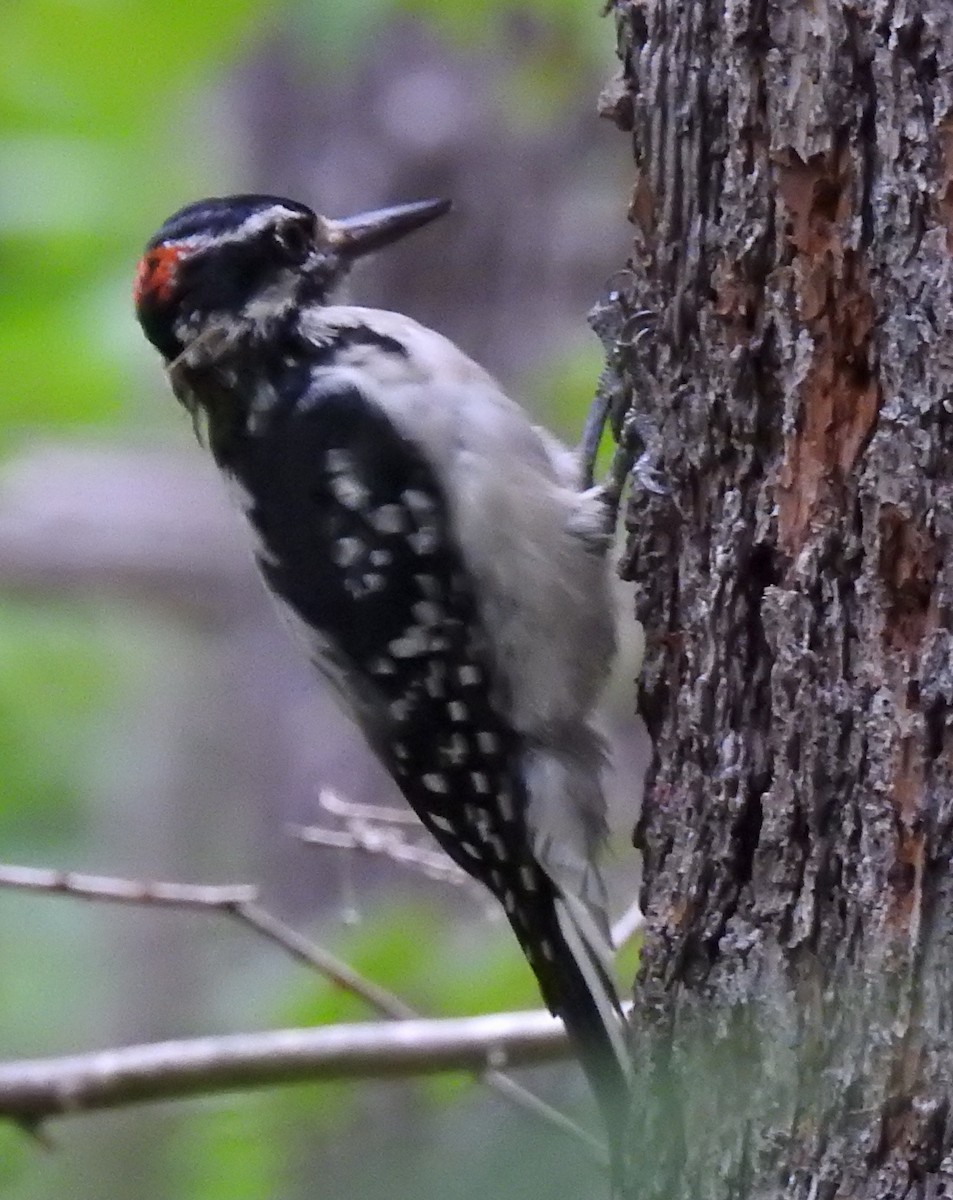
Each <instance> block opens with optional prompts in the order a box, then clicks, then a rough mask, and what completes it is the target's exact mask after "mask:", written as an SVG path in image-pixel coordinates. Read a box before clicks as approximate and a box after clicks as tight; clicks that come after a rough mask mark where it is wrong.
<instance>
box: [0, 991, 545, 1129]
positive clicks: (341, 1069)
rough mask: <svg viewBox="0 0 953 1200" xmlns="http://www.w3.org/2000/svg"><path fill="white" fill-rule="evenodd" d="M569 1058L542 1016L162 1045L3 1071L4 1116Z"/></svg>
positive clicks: (0, 1113) (28, 1119)
mask: <svg viewBox="0 0 953 1200" xmlns="http://www.w3.org/2000/svg"><path fill="white" fill-rule="evenodd" d="M567 1052H568V1042H567V1039H566V1035H565V1032H564V1030H563V1028H562V1025H561V1023H560V1022H558V1021H557V1020H555V1018H553V1017H550V1016H549V1014H548V1013H544V1012H525V1013H497V1014H494V1015H492V1016H481V1017H464V1018H455V1019H452V1020H446V1019H445V1020H416V1021H398V1022H394V1021H386V1022H374V1023H367V1024H362V1025H331V1026H325V1027H323V1028H319V1029H284V1030H275V1031H271V1032H267V1033H253V1034H237V1035H232V1036H227V1037H206V1038H192V1039H187V1040H180V1041H169V1042H156V1043H153V1044H150V1045H140V1046H124V1047H121V1048H118V1049H113V1050H103V1051H97V1052H93V1053H90V1054H76V1055H70V1056H67V1057H62V1058H45V1059H33V1060H27V1061H22V1062H12V1063H3V1064H0V1117H5V1118H8V1119H10V1120H15V1121H17V1122H20V1123H23V1124H27V1125H34V1126H35V1123H36V1122H38V1121H41V1120H43V1119H44V1118H45V1117H51V1116H56V1115H67V1114H72V1113H80V1112H90V1111H92V1110H95V1109H103V1108H117V1107H120V1106H124V1105H129V1104H136V1103H141V1102H144V1101H154V1100H171V1099H181V1098H183V1097H186V1096H197V1095H206V1094H208V1093H210V1092H220V1091H224V1090H228V1089H249V1088H259V1087H269V1086H273V1085H275V1084H287V1083H302V1082H315V1081H319V1080H330V1079H379V1078H396V1077H404V1076H409V1075H421V1074H428V1073H433V1072H440V1071H467V1072H473V1073H477V1074H479V1073H480V1072H481V1071H482V1070H484V1069H485V1067H486V1063H487V1060H488V1059H489V1060H492V1059H494V1058H495V1057H496V1056H497V1055H499V1054H501V1053H502V1054H504V1055H505V1057H506V1060H507V1062H512V1063H514V1064H529V1063H541V1062H551V1061H554V1060H557V1059H561V1058H565V1057H566V1055H567Z"/></svg>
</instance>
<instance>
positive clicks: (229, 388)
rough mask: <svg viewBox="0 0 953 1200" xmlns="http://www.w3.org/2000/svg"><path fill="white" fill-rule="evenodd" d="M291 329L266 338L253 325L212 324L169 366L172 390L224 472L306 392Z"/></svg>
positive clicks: (286, 326) (288, 325)
mask: <svg viewBox="0 0 953 1200" xmlns="http://www.w3.org/2000/svg"><path fill="white" fill-rule="evenodd" d="M303 349H304V348H303V343H302V341H301V338H300V335H299V334H298V332H297V328H296V325H295V323H294V322H293V321H292V320H290V319H289V320H287V321H286V322H284V323H283V324H282V326H280V327H279V326H277V325H273V326H272V327H271V329H270V330H269V332H268V333H267V335H266V334H264V333H263V332H261V331H260V330H259V328H258V327H257V326H255V325H248V326H246V327H244V328H241V329H239V327H238V326H236V324H235V323H234V322H222V323H218V324H216V323H215V322H213V321H210V322H209V323H208V324H207V325H206V326H205V328H204V329H203V330H201V331H200V332H199V333H198V334H196V335H195V337H193V339H192V340H191V341H190V343H189V344H188V345H187V346H186V348H185V349H184V350H183V352H182V353H181V354H180V355H179V356H178V358H176V359H174V360H173V361H172V362H170V363H169V364H168V367H167V369H168V372H169V378H170V380H171V383H172V387H173V390H174V391H175V394H176V396H177V397H178V399H179V400H180V401H181V402H182V404H183V405H184V406H185V408H187V409H188V410H189V412H190V413H191V414H192V416H193V419H194V420H195V422H196V426H197V428H198V427H200V426H204V427H205V430H206V432H207V438H208V444H209V448H210V449H211V450H212V453H213V454H214V456H215V459H216V461H217V462H218V463H219V465H220V466H227V465H228V464H229V462H230V461H231V460H232V459H233V457H234V456H235V454H236V453H237V452H238V448H239V446H240V444H241V442H242V441H243V439H245V438H247V437H253V436H257V435H262V434H263V433H265V432H266V431H267V428H268V426H269V425H270V424H271V423H272V422H273V421H274V420H275V419H276V418H278V417H279V416H280V414H281V412H282V411H284V410H286V409H288V408H289V407H290V406H291V405H293V402H294V400H295V399H296V398H297V397H299V396H300V395H301V394H302V391H303V390H304V388H305V387H306V386H307V384H306V378H305V377H306V376H307V373H308V365H307V362H306V356H305V354H304V352H303Z"/></svg>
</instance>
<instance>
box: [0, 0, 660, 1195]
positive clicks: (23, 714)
mask: <svg viewBox="0 0 953 1200" xmlns="http://www.w3.org/2000/svg"><path fill="white" fill-rule="evenodd" d="M0 29H2V37H0V63H2V69H0V279H2V287H0V610H2V611H0V861H5V862H18V863H25V864H31V865H37V866H49V867H59V868H68V869H74V870H87V871H95V872H100V873H111V874H116V875H122V876H137V877H141V878H151V879H156V878H170V879H177V880H193V881H208V882H226V881H228V882H253V883H259V884H260V885H261V887H262V890H263V900H264V902H265V903H266V904H267V905H268V907H270V908H271V909H272V910H274V911H276V912H279V913H281V914H282V915H283V916H284V917H285V918H287V919H288V920H291V921H293V922H294V923H295V924H296V925H297V926H298V927H299V928H301V929H303V930H306V931H307V932H308V933H309V934H311V935H312V936H314V937H315V938H316V939H317V940H319V941H321V942H322V943H323V944H325V945H328V946H329V947H330V948H332V949H334V950H335V951H336V952H337V953H339V954H340V955H341V956H343V957H345V958H346V959H347V960H348V961H349V962H351V963H352V964H353V965H354V966H356V967H357V968H358V969H359V970H361V971H363V972H365V973H366V974H367V975H368V976H370V977H371V978H373V979H375V980H377V981H378V982H380V983H382V984H384V985H386V986H387V987H389V988H392V989H393V990H395V991H396V992H398V993H399V994H400V995H401V996H402V997H403V998H404V999H405V1000H406V1001H408V1002H409V1003H411V1004H413V1005H414V1006H416V1007H418V1008H419V1009H420V1011H421V1012H423V1013H426V1014H431V1015H451V1014H457V1013H461V1014H462V1013H476V1012H482V1011H488V1010H493V1009H506V1008H513V1007H520V1006H525V1007H536V1006H537V1005H538V996H537V993H536V990H535V987H534V984H533V981H532V979H531V977H530V974H529V971H528V969H527V968H526V967H525V966H524V965H523V962H522V958H521V956H520V954H519V952H518V950H517V949H516V945H515V942H514V941H513V939H512V938H511V935H510V934H509V933H508V931H507V928H506V927H505V925H504V924H503V923H502V922H501V921H500V920H499V919H498V918H497V917H496V916H495V915H494V914H491V913H490V912H489V909H488V906H487V905H486V904H484V903H482V902H481V901H480V900H479V899H475V898H474V895H473V894H472V893H471V892H469V891H468V890H466V889H461V888H457V887H453V886H452V885H448V884H445V883H440V882H435V881H433V880H428V879H425V878H423V877H421V876H420V875H418V874H415V873H413V872H408V871H407V870H401V869H400V868H398V867H396V866H395V865H394V864H393V863H390V862H387V861H381V860H378V859H374V860H369V859H367V858H366V857H362V856H359V855H356V854H353V853H351V854H347V853H345V852H341V851H333V850H328V849H316V848H309V847H304V846H302V845H300V844H299V843H298V842H296V841H295V840H294V839H293V838H292V837H290V836H289V835H288V831H287V825H288V823H289V822H304V823H312V822H320V823H324V824H327V823H329V821H328V818H327V815H326V814H324V813H322V811H321V809H320V806H319V804H318V799H317V798H318V795H319V791H320V789H321V788H322V787H333V788H334V789H336V790H337V791H338V792H340V793H341V794H343V795H345V796H347V797H348V798H349V799H351V800H354V801H360V802H364V803H381V804H384V803H396V798H395V795H394V793H393V790H392V788H391V785H390V784H389V783H388V781H387V780H386V778H385V777H384V776H383V774H382V772H381V771H380V770H379V768H377V767H376V766H375V764H374V763H373V762H372V761H370V760H369V758H368V756H367V754H366V752H365V751H364V750H363V748H362V745H361V743H360V740H359V739H357V738H356V737H355V735H354V733H353V731H352V730H351V729H350V728H349V727H348V726H347V724H346V723H345V722H344V721H343V720H342V719H341V718H340V717H339V716H338V715H337V713H336V710H335V709H334V708H333V706H332V705H331V704H330V703H329V701H328V699H327V697H326V696H324V694H323V693H322V692H321V691H320V689H319V687H318V686H317V685H316V683H315V681H314V680H313V678H312V677H311V675H310V673H309V672H308V671H307V669H306V668H305V667H304V666H303V665H302V663H301V662H300V661H299V659H298V658H297V656H296V653H295V651H294V649H293V647H292V646H291V645H290V644H289V643H288V642H286V637H285V633H284V631H283V630H282V629H281V628H280V627H279V626H278V623H277V621H276V620H275V617H274V615H273V614H272V611H271V608H270V605H269V603H268V601H267V599H266V598H265V596H264V593H263V591H262V589H261V586H260V584H259V583H258V581H257V579H256V577H255V575H254V572H253V570H252V568H251V566H250V561H249V558H248V555H247V550H246V547H245V544H244V542H243V540H242V530H241V528H240V526H239V523H238V521H237V520H235V519H234V517H233V514H232V513H231V512H230V511H229V509H228V506H227V503H226V502H225V500H224V497H223V495H222V492H221V490H220V487H219V484H218V480H217V479H216V478H215V476H214V473H213V471H212V468H211V466H210V464H209V462H208V461H207V459H206V457H205V455H204V454H203V453H202V452H201V451H200V449H199V448H198V447H197V446H196V445H195V442H194V439H193V436H192V430H191V427H190V422H189V420H188V419H187V417H186V415H185V414H184V413H183V412H182V411H181V410H180V409H179V408H178V406H177V405H176V404H175V402H174V400H173V398H172V396H171V393H170V392H169V390H168V386H167V384H166V382H165V380H164V378H163V375H162V372H161V370H160V368H159V365H158V360H157V358H156V356H155V355H154V354H153V353H152V352H151V350H150V348H149V347H148V346H147V345H146V343H145V341H144V339H143V338H142V336H141V334H140V333H139V330H138V328H137V327H136V325H135V322H134V319H133V316H132V311H131V306H130V301H129V294H130V286H131V279H132V275H133V272H134V269H135V264H136V261H137V258H138V255H139V252H140V250H141V247H142V245H143V243H144V242H145V240H146V238H147V237H148V236H149V235H150V234H151V233H152V232H153V230H154V229H155V228H156V227H157V226H158V225H159V223H160V222H161V221H162V220H163V219H164V218H165V217H166V216H167V215H168V214H169V213H170V212H171V211H172V210H174V209H175V208H177V207H178V206H180V205H181V204H183V203H185V202H187V201H189V200H192V199H195V198H197V197H199V196H201V195H204V194H211V193H222V192H229V191H268V192H276V193H279V194H287V195H290V196H293V197H295V198H298V199H300V200H303V201H306V202H307V203H309V204H312V205H314V206H315V207H316V208H318V209H319V210H321V211H323V212H326V213H328V214H329V215H334V216H342V215H347V214H349V213H352V212H355V211H358V210H361V209H365V208H371V207H375V206H379V205H383V204H387V203H393V202H398V201H403V200H414V199H420V198H425V197H429V196H443V195H446V196H450V197H452V198H453V199H454V200H455V202H456V207H455V211H454V213H453V214H452V216H451V217H449V218H447V219H445V220H444V221H441V222H439V223H438V224H437V225H435V226H433V227H432V228H430V229H428V230H426V231H425V232H423V233H421V234H419V235H417V236H416V237H414V238H413V239H411V240H410V241H408V242H407V243H405V244H404V245H402V246H401V247H399V248H397V249H395V250H394V251H393V252H391V253H389V254H388V255H386V256H385V257H382V258H381V259H379V260H378V261H376V262H373V263H371V264H369V265H368V266H367V267H366V268H365V269H364V271H363V273H362V274H361V275H360V276H359V277H357V278H355V280H354V282H353V285H352V293H353V295H354V296H355V297H356V298H359V299H360V301H361V302H362V303H369V304H374V305H380V306H383V307H392V308H399V309H401V310H403V311H405V312H407V313H409V314H411V315H413V316H415V317H417V318H418V319H420V320H422V321H424V322H425V323H427V324H431V325H433V326H435V327H437V328H439V329H440V330H441V331H442V332H443V333H445V334H447V335H449V336H450V337H451V338H453V339H454V340H455V341H457V342H458V343H459V344H460V345H461V346H462V347H463V349H464V350H466V351H467V352H468V353H470V354H471V355H473V356H474V357H475V358H477V359H478V360H479V361H480V362H481V363H482V364H483V365H485V366H486V367H488V368H489V369H490V370H491V371H493V372H495V373H496V374H497V375H498V376H499V377H500V378H501V380H502V381H503V383H504V385H505V386H506V387H507V388H508V390H510V391H511V392H512V393H513V394H515V395H517V396H518V397H519V398H520V399H522V400H523V401H524V402H526V403H528V404H530V405H532V406H534V407H535V409H536V411H537V412H538V413H539V416H540V419H541V420H542V421H544V422H545V423H547V424H549V425H550V426H551V427H553V428H555V429H556V430H557V431H559V432H560V433H562V434H563V435H564V436H565V437H566V438H567V439H570V440H573V439H574V438H575V437H576V436H577V435H578V431H579V429H580V427H581V422H582V417H583V414H584V412H585V409H586V406H587V403H588V400H589V398H590V396H591V394H592V389H593V386H594V383H595V379H596V377H597V375H598V372H599V369H600V367H601V363H602V356H601V350H600V347H599V345H598V343H597V342H596V340H595V338H594V337H593V336H592V335H591V334H590V333H589V332H588V330H587V328H586V324H585V319H584V317H585V313H586V310H587V309H588V308H589V307H590V306H591V305H592V304H593V303H594V302H595V301H596V299H597V298H598V297H599V295H600V293H601V292H602V290H603V287H604V284H605V280H606V279H607V277H608V276H610V275H611V274H612V272H613V271H615V270H616V268H618V267H619V266H620V265H621V264H622V263H623V262H624V260H625V255H626V248H627V245H628V241H629V239H628V236H627V227H626V224H625V220H624V211H625V203H626V200H625V198H626V195H627V192H628V175H629V170H628V167H627V162H626V160H627V149H626V145H625V143H624V141H623V140H622V139H620V138H619V136H618V134H617V133H616V132H615V131H614V130H613V128H612V127H611V126H609V125H606V124H604V123H600V122H599V121H598V119H597V117H596V115H595V109H596V99H597V96H598V93H599V91H600V88H601V87H602V86H603V84H604V83H605V81H606V80H607V79H608V78H609V76H610V74H611V73H612V71H613V62H612V48H613V30H612V27H611V25H610V23H609V22H607V21H601V20H600V19H599V3H598V0H582V2H581V3H580V0H485V2H484V3H481V4H475V3H473V0H403V2H401V0H295V2H291V3H276V2H275V0H271V2H270V3H267V4H266V3H263V2H259V0H218V2H206V3H202V2H199V0H192V2H190V3H187V2H185V0H166V2H165V3H162V4H156V3H148V2H147V0H7V2H6V3H5V5H4V7H3V16H2V18H0ZM631 674H632V672H631V670H629V671H628V672H627V671H626V669H625V667H624V666H623V667H622V668H621V669H620V682H619V684H618V685H617V687H616V688H615V689H614V691H613V693H612V695H611V696H610V697H609V702H610V703H609V710H608V713H607V717H606V720H607V723H608V724H609V725H610V726H611V727H613V728H614V729H615V730H616V731H617V738H618V744H619V748H620V749H619V762H620V764H621V766H620V769H619V774H618V778H617V780H616V783H615V786H614V805H615V807H616V810H617V818H618V820H617V824H618V826H619V828H620V831H621V833H620V836H619V837H618V839H617V841H618V844H619V847H620V848H621V849H620V850H619V855H618V865H617V870H616V877H617V889H616V890H617V899H618V902H619V907H620V908H621V907H624V906H625V904H626V903H628V902H631V901H632V900H634V898H635V894H636V885H637V878H636V868H635V864H634V855H632V853H631V851H630V852H629V854H628V856H626V854H625V853H624V851H625V848H626V842H627V833H628V831H629V830H630V829H631V826H632V824H633V822H634V820H635V815H636V805H637V800H638V794H639V785H638V772H637V771H636V769H635V763H636V762H637V760H638V751H637V749H633V747H636V746H637V743H638V737H637V733H636V731H635V730H634V725H633V721H632V718H631V711H632V708H633V703H634V702H633V697H632V684H631ZM622 974H623V977H625V974H626V972H625V970H624V969H623V972H622ZM628 975H629V980H627V982H629V981H630V978H631V965H630V967H629V969H628ZM369 1015H371V1014H369V1013H368V1012H367V1010H366V1009H365V1008H363V1007H362V1006H361V1005H360V1004H359V1003H358V1002H357V1001H355V1000H353V999H350V998H348V997H346V996H343V995H341V994H340V993H339V992H336V991H334V990H333V989H332V988H330V987H329V985H327V984H326V983H325V982H323V981H322V980H321V979H320V978H319V977H318V976H316V975H315V974H313V973H311V972H308V971H306V970H305V969H304V968H302V967H300V966H297V965H295V964H294V963H292V962H290V960H288V959H287V958H286V957H285V956H283V955H282V953H281V952H280V951H279V950H278V949H277V948H274V947H271V946H269V945H267V944H263V943H262V942H260V941H258V940H256V939H255V938H254V936H253V935H252V934H251V933H249V932H242V931H241V930H240V929H238V928H236V927H234V926H232V925H230V924H228V923H227V922H226V921H225V919H224V918H221V919H219V918H216V917H215V916H213V915H202V914H182V913H173V912H156V911H146V910H134V909H116V908H109V907H106V906H91V905H84V904H82V903H79V902H77V901H75V900H64V899H57V898H53V897H43V896H30V895H25V894H19V893H14V892H11V891H0V1058H14V1057H29V1056H35V1055H43V1054H49V1053H64V1052H71V1051H77V1050H83V1049H92V1048H98V1047H105V1046H110V1045H116V1044H121V1043H126V1042H134V1041H141V1040H150V1039H156V1038H163V1037H169V1036H189V1035H193V1034H206V1033H209V1034H211V1033H217V1032H231V1031H240V1030H251V1029H267V1028H272V1027H275V1026H278V1025H282V1024H310V1023H317V1022H327V1021H335V1020H359V1019H364V1018H366V1017H368V1016H369ZM520 1078H521V1079H522V1080H523V1081H524V1082H527V1083H528V1084H530V1085H531V1086H534V1087H538V1088H539V1089H540V1091H541V1092H542V1093H544V1094H547V1095H549V1096H551V1097H552V1096H558V1097H559V1100H560V1103H561V1104H562V1105H563V1106H564V1107H568V1108H575V1109H578V1112H579V1114H580V1115H581V1117H582V1119H584V1120H591V1115H592V1114H591V1107H590V1101H589V1098H588V1095H587V1092H586V1089H585V1086H584V1085H583V1084H582V1083H581V1079H580V1076H579V1073H578V1071H577V1070H575V1069H574V1068H572V1067H566V1068H560V1069H559V1070H556V1069H550V1070H547V1071H534V1072H524V1073H522V1074H521V1076H520ZM48 1132H49V1134H50V1137H51V1138H52V1141H53V1147H52V1149H44V1148H42V1147H41V1146H39V1145H38V1144H37V1143H35V1142H34V1141H32V1140H30V1139H29V1138H28V1137H26V1136H25V1135H24V1134H23V1133H22V1132H20V1131H19V1130H16V1129H13V1128H12V1127H5V1126H0V1195H2V1196H3V1197H5V1198H6V1197H9V1198H11V1200H47V1198H52V1197H61V1196H66V1195H69V1196H70V1197H71V1198H72V1200H87V1198H89V1200H92V1198H93V1197H96V1200H103V1198H108V1200H126V1198H127V1197H128V1198H129V1200H133V1198H135V1200H158V1198H160V1197H161V1198H163V1200H179V1198H182V1200H185V1198H189V1200H217V1198H219V1197H221V1198H222V1200H224V1198H226V1197H227V1198H228V1200H241V1198H243V1197H249V1198H251V1197H255V1198H268V1200H297V1198H299V1197H300V1198H302V1200H303V1198H305V1197H316V1196H324V1195H328V1196H330V1195H337V1194H345V1195H347V1196H349V1197H360V1198H364V1197H366V1198H368V1200H371V1198H376V1197H381V1198H383V1197H385V1196H386V1197H388V1198H389V1200H394V1198H395V1197H408V1198H409V1197H420V1196H431V1195H433V1196H436V1195H439V1196H441V1197H459V1198H461V1200H463V1198H468V1197H478V1196H484V1195H490V1194H493V1195H500V1196H507V1197H524V1196H525V1197H533V1196H536V1195H540V1196H543V1195H546V1196H553V1195H557V1196H560V1197H573V1196H580V1197H582V1196H590V1195H593V1194H599V1192H600V1189H601V1183H600V1181H599V1180H598V1178H594V1176H593V1172H592V1169H591V1167H590V1166H589V1164H588V1163H587V1161H586V1159H585V1158H584V1157H582V1156H580V1154H579V1152H578V1150H577V1147H576V1146H575V1145H574V1144H573V1143H572V1142H570V1141H567V1140H566V1138H565V1137H563V1136H560V1135H558V1134H555V1133H553V1132H550V1131H549V1130H547V1129H545V1128H543V1127H541V1126H540V1125H539V1124H538V1123H537V1122H536V1121H534V1119H533V1118H532V1117H529V1116H526V1115H523V1114H521V1113H518V1112H515V1111H514V1110H513V1109H511V1108H510V1107H508V1106H507V1105H506V1103H505V1102H504V1101H503V1100H502V1099H500V1098H499V1097H497V1096H495V1095H494V1094H493V1093H491V1092H489V1091H488V1090H487V1089H486V1088H484V1087H481V1086H480V1085H479V1084H475V1083H473V1082H471V1081H469V1080H467V1079H457V1078H454V1079H448V1078H444V1079H439V1080H430V1081H425V1082H419V1083H414V1084H400V1085H398V1084H394V1083H388V1084H380V1085H372V1084H360V1085H335V1086H330V1085H328V1086H322V1087H314V1086H312V1087H295V1088H287V1089H283V1090H276V1091H273V1092H269V1093H255V1094H249V1095H233V1096H227V1097H217V1098H214V1099H210V1100H205V1101H190V1102H184V1103H180V1104H166V1105H156V1106H151V1107H148V1108H143V1109H139V1110H130V1111H126V1112H121V1113H116V1114H111V1115H99V1116H93V1117H88V1118H78V1119H72V1120H69V1121H64V1122H60V1123H54V1124H53V1125H51V1126H50V1129H49V1131H48Z"/></svg>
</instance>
